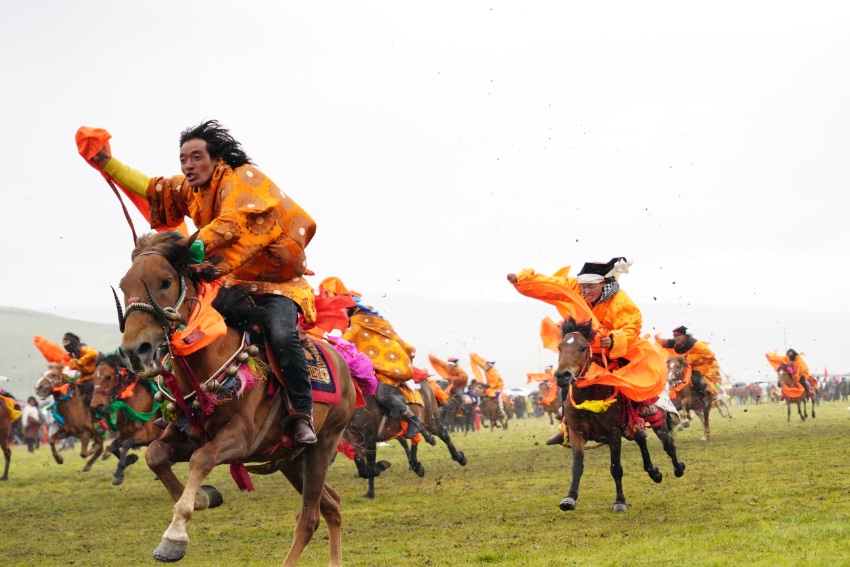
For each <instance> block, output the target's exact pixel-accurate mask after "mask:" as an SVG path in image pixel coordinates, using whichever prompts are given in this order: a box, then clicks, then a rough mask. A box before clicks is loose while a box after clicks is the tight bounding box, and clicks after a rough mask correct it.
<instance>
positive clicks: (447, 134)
mask: <svg viewBox="0 0 850 567" xmlns="http://www.w3.org/2000/svg"><path fill="white" fill-rule="evenodd" d="M692 4H693V3H683V2H670V3H652V2H649V3H646V2H641V3H634V2H622V3H620V2H605V3H576V2H551V3H549V2H534V3H526V2H487V3H482V2H460V3H458V2H428V3H416V4H414V3H409V2H371V3H361V2H322V3H283V2H244V1H243V2H238V3H236V2H214V1H209V0H206V1H203V2H194V1H183V2H158V1H153V2H144V3H141V2H133V3H130V2H112V1H110V2H86V1H81V2H59V1H54V2H7V3H5V4H4V7H3V16H2V18H0V70H2V78H0V80H2V85H3V87H2V101H3V104H2V105H0V125H2V127H3V132H4V134H5V135H4V136H3V137H2V139H0V152H2V155H3V156H4V158H5V159H4V164H5V168H4V169H5V180H6V185H5V187H6V189H5V191H4V202H3V206H2V208H0V241H2V243H3V244H2V249H0V255H2V256H1V257H0V260H1V261H2V266H3V273H4V277H3V278H2V284H0V286H2V287H0V305H6V306H16V307H22V308H28V309H36V310H51V311H53V310H56V311H58V312H59V313H60V314H65V315H71V316H75V317H79V318H91V319H98V320H102V317H101V315H100V314H101V313H102V312H105V311H106V310H108V309H110V308H111V296H110V292H109V285H110V284H116V283H117V281H118V280H119V279H120V277H121V276H122V275H123V273H124V272H125V271H126V269H127V267H128V262H129V253H130V250H131V248H132V239H131V235H130V230H129V228H128V227H127V226H126V223H125V221H124V219H123V215H122V213H121V209H120V206H119V204H118V202H117V200H116V198H115V196H114V195H113V194H112V192H111V191H110V189H109V188H108V186H107V185H106V183H105V182H104V181H103V179H102V178H100V176H99V175H98V174H97V173H96V172H95V171H94V170H92V169H91V168H90V167H89V166H87V165H86V164H85V163H84V162H83V160H82V159H81V158H80V157H79V156H78V155H77V153H76V148H75V145H74V133H75V131H76V129H77V128H78V127H79V126H82V125H87V126H96V127H103V128H106V129H107V130H109V131H110V132H111V133H112V135H113V140H112V149H113V153H114V154H115V156H116V157H118V158H119V159H121V160H122V161H124V162H125V163H127V164H128V165H131V166H133V167H135V168H137V169H139V170H141V171H143V172H145V173H146V174H148V175H151V176H155V175H171V174H175V173H179V163H178V159H177V152H178V135H179V132H180V131H181V130H182V129H183V128H185V127H187V126H190V125H194V124H197V123H199V122H201V121H202V120H204V119H206V118H216V119H218V120H220V121H221V122H222V123H223V124H224V125H225V126H227V127H229V128H230V129H231V131H232V132H233V134H234V135H235V136H236V137H237V139H239V140H240V141H241V142H242V144H243V145H244V147H245V148H246V150H247V151H248V153H249V155H251V157H252V158H253V159H254V161H256V162H257V164H258V165H259V166H260V168H261V169H263V171H265V172H266V173H267V174H269V175H270V176H271V177H272V179H274V180H275V182H276V183H277V184H278V185H279V186H280V187H281V188H282V189H283V190H284V191H286V192H287V193H288V194H289V195H290V196H292V197H293V198H294V199H295V201H296V202H298V203H299V204H300V205H301V206H302V207H304V208H305V209H306V210H307V211H308V212H309V213H310V214H311V215H312V216H313V217H314V218H315V220H316V221H317V224H318V231H317V234H316V237H315V238H314V239H313V241H312V243H311V244H310V246H309V247H308V249H307V253H308V261H309V267H310V268H311V269H312V270H314V271H315V272H316V274H317V277H316V278H314V279H313V283H314V284H315V285H318V282H319V281H320V279H321V278H323V277H326V276H329V275H336V276H339V277H341V278H342V279H343V280H344V281H345V282H346V284H347V285H349V287H351V288H354V289H357V290H360V291H363V292H364V293H366V294H368V295H369V296H370V297H371V298H372V299H373V301H372V302H373V303H375V304H376V305H377V306H378V307H379V308H380V297H381V296H383V295H384V294H389V295H392V296H398V295H400V294H411V295H419V296H425V297H429V298H435V299H440V298H452V299H460V300H465V301H472V300H487V301H521V298H520V297H519V296H518V294H516V292H515V291H514V290H513V288H512V287H511V286H509V285H508V284H507V283H506V281H505V275H506V274H507V273H508V272H516V271H519V270H520V269H522V268H524V267H534V268H536V269H537V270H538V271H542V272H548V273H551V272H553V271H554V270H556V269H558V268H559V267H561V266H563V265H567V264H572V265H573V266H574V272H575V271H578V269H579V268H580V266H581V264H582V263H583V262H584V261H587V260H608V259H609V258H611V257H613V256H626V257H628V258H630V259H634V261H635V264H634V266H633V267H632V271H631V273H630V274H628V275H626V276H623V277H622V279H621V283H622V285H623V287H624V289H626V290H628V292H629V294H630V295H631V296H632V297H633V298H634V299H635V300H636V301H637V303H638V304H639V305H640V306H641V307H642V308H643V309H644V321H645V325H646V326H648V327H651V326H652V325H653V321H652V319H653V312H652V307H651V306H650V305H648V304H649V303H652V302H659V304H661V303H663V304H671V305H681V306H683V309H684V308H686V307H687V306H688V305H699V306H718V307H719V308H721V307H722V308H743V307H753V308H762V309H794V310H799V311H811V312H812V313H813V314H816V316H815V317H813V319H814V321H813V322H812V323H811V327H810V328H808V329H799V328H798V329H790V330H785V331H782V330H780V328H779V327H777V335H776V337H777V339H778V338H779V337H782V336H783V332H784V333H786V334H787V333H797V335H798V336H800V337H804V336H805V337H806V339H809V338H812V337H814V338H815V339H816V338H817V337H818V336H830V337H833V338H834V337H836V336H838V337H844V338H845V339H846V340H845V344H846V341H848V340H850V331H848V323H847V320H848V315H850V299H848V297H850V296H849V295H848V292H847V282H848V276H850V262H848V261H847V258H848V254H847V244H848V242H850V228H848V222H847V211H848V204H850V197H848V189H850V170H848V155H850V105H848V102H847V101H850V33H848V29H850V4H847V3H843V2H825V3H818V2H806V3H793V4H792V3H782V2H752V3H746V2H728V3H727V2H720V3H718V2H712V3H703V4H702V5H701V6H700V7H696V8H695V7H693V5H692ZM135 218H136V221H137V229H138V230H142V229H143V227H144V223H143V221H142V219H141V217H140V216H136V217H135ZM101 308H103V309H102V310H101ZM89 309H90V311H89ZM829 313H831V315H829ZM553 314H554V313H553ZM435 316H438V314H436V315H435ZM684 318H685V317H683V319H684ZM683 322H686V321H683ZM393 323H394V325H395V326H396V327H397V328H398V327H403V326H404V322H398V321H393ZM469 325H470V327H474V326H475V322H474V321H471V322H470V323H469ZM701 332H702V333H703V335H706V334H710V335H712V336H714V337H720V336H723V334H724V330H723V329H701ZM666 334H669V333H666ZM819 334H820V335H819ZM813 340H814V339H813ZM775 347H776V348H782V347H783V345H782V344H776V345H775ZM759 348H760V349H761V347H759ZM478 350H482V351H486V345H481V346H480V348H478ZM802 350H806V347H805V345H804V347H803V348H802ZM761 352H763V349H761ZM761 352H760V353H759V356H761ZM536 357H537V353H534V355H533V357H532V359H533V360H536ZM821 358H822V359H823V360H822V362H824V363H829V364H832V365H833V366H835V367H836V370H838V369H839V368H838V367H843V368H844V369H845V370H850V355H848V354H847V352H846V349H844V351H843V352H834V353H822V354H821ZM530 370H533V368H532V369H530Z"/></svg>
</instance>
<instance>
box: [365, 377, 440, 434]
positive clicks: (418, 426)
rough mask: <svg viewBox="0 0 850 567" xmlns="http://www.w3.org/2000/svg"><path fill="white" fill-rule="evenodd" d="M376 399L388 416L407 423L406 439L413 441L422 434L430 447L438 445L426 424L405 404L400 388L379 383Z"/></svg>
mask: <svg viewBox="0 0 850 567" xmlns="http://www.w3.org/2000/svg"><path fill="white" fill-rule="evenodd" d="M375 399H376V400H377V401H378V404H380V405H381V407H382V408H383V409H384V411H385V413H386V414H387V415H389V416H390V417H395V418H400V419H403V420H405V421H406V422H407V434H406V435H405V438H406V439H412V438H413V437H415V436H416V434H417V433H421V434H422V437H424V438H425V441H426V442H427V443H428V444H429V445H435V444H436V443H437V441H436V440H435V439H434V437H433V436H432V435H431V433H430V432H429V431H428V430H427V429H426V428H425V424H424V423H422V420H420V419H419V418H418V417H416V415H414V413H413V412H412V411H410V408H409V407H407V404H406V403H404V399H403V396H402V394H401V392H399V391H398V388H393V387H392V386H390V385H389V384H384V383H383V382H378V389H377V390H376V391H375Z"/></svg>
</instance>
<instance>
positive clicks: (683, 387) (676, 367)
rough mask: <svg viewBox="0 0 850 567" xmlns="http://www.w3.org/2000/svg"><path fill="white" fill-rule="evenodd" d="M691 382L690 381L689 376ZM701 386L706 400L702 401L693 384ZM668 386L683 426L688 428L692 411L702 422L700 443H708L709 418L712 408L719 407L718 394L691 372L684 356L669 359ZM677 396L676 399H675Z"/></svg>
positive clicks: (701, 376) (697, 373)
mask: <svg viewBox="0 0 850 567" xmlns="http://www.w3.org/2000/svg"><path fill="white" fill-rule="evenodd" d="M689 374H690V375H691V376H690V380H688V375H689ZM694 383H698V384H701V387H702V389H704V390H705V398H704V399H700V397H699V395H697V393H696V391H694V387H693V384H694ZM667 384H668V385H669V386H670V399H671V400H673V405H674V406H676V409H677V410H679V413H680V414H681V416H682V425H681V426H684V427H688V422H689V420H690V415H691V411H692V410H693V411H694V413H696V414H697V417H699V418H700V421H702V437H701V438H700V441H708V440H709V437H710V431H709V427H708V418H709V415H710V414H711V408H712V407H714V406H716V405H717V392H715V390H714V388H712V387H711V385H710V384H709V383H708V380H706V379H705V378H704V377H703V375H702V374H701V373H699V372H691V365H690V364H688V361H687V360H685V357H684V356H671V357H670V358H668V359H667ZM674 396H675V397H674Z"/></svg>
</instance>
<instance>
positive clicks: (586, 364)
mask: <svg viewBox="0 0 850 567" xmlns="http://www.w3.org/2000/svg"><path fill="white" fill-rule="evenodd" d="M568 335H578V336H580V337H582V338H583V339H584V340H587V337H585V336H584V335H582V334H581V333H579V332H578V331H573V332H571V333H567V334H566V335H564V338H565V339H566V338H567V336H568ZM592 362H593V347H592V346H591V345H590V341H588V342H587V355H586V356H585V359H584V364H583V365H582V367H581V371H579V373H578V375H577V376H575V377H574V378H573V380H578V379H580V378H582V377H583V376H584V375H585V374H587V371H588V370H590V365H591V363H592Z"/></svg>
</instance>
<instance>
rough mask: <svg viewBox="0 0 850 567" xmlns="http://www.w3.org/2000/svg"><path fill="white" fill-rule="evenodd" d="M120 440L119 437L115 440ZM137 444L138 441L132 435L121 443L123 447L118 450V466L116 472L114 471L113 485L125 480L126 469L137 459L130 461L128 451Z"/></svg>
mask: <svg viewBox="0 0 850 567" xmlns="http://www.w3.org/2000/svg"><path fill="white" fill-rule="evenodd" d="M115 441H116V442H117V441H118V440H117V439H116V440H115ZM135 446H136V441H135V440H134V439H133V438H132V437H130V438H127V439H125V440H124V442H123V443H121V449H120V450H119V451H118V455H117V456H118V466H117V467H116V468H115V472H114V473H112V486H118V485H119V484H121V483H122V482H124V469H125V468H127V467H128V466H129V465H131V464H133V463H134V462H135V461H132V462H128V459H127V453H128V452H129V451H130V449H132V448H133V447H135Z"/></svg>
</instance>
